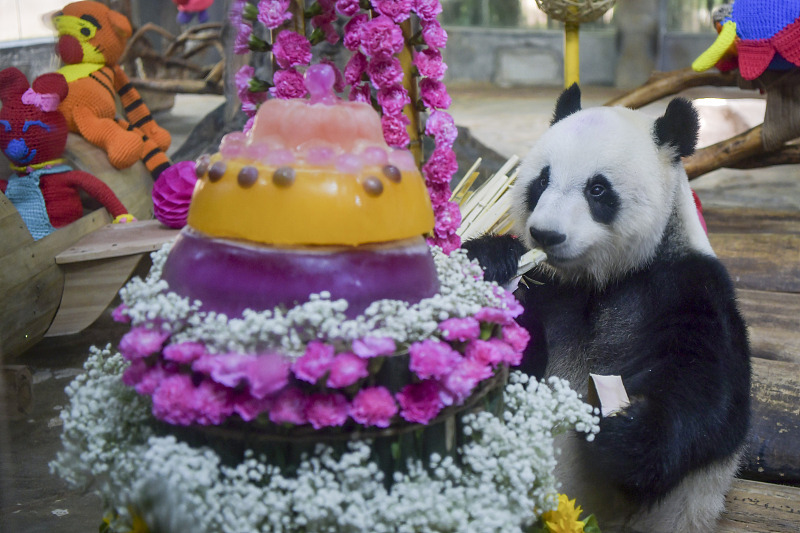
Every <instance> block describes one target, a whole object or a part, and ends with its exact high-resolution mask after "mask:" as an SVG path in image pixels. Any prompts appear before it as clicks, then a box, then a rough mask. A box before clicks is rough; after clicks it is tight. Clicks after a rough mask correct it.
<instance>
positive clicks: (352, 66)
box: [344, 52, 367, 85]
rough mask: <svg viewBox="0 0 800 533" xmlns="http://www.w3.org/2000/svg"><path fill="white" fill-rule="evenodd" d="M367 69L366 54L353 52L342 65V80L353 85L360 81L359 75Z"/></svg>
mask: <svg viewBox="0 0 800 533" xmlns="http://www.w3.org/2000/svg"><path fill="white" fill-rule="evenodd" d="M366 71H367V56H365V55H364V54H362V53H361V52H355V53H353V55H351V56H350V59H349V60H348V61H347V64H346V65H345V66H344V81H345V82H347V84H348V85H355V84H356V83H359V82H360V81H361V76H362V75H363V74H364V73H365V72H366Z"/></svg>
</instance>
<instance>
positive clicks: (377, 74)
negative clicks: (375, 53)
mask: <svg viewBox="0 0 800 533" xmlns="http://www.w3.org/2000/svg"><path fill="white" fill-rule="evenodd" d="M367 73H368V74H369V79H370V80H372V84H373V85H374V86H375V87H377V88H378V89H383V88H384V87H393V86H395V85H397V84H399V83H402V81H403V67H402V65H400V60H399V59H397V58H396V57H394V56H390V57H385V58H375V59H373V60H372V61H370V62H369V65H368V66H367Z"/></svg>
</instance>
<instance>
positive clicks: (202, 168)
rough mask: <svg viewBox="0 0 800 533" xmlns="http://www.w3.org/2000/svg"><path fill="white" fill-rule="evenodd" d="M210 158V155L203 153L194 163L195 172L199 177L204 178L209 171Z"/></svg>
mask: <svg viewBox="0 0 800 533" xmlns="http://www.w3.org/2000/svg"><path fill="white" fill-rule="evenodd" d="M209 160H210V158H209V157H208V155H201V156H200V157H198V158H197V161H195V163H194V172H195V174H197V177H198V178H202V177H203V176H204V175H205V173H206V172H208V163H209Z"/></svg>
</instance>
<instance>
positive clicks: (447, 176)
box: [422, 146, 458, 183]
mask: <svg viewBox="0 0 800 533" xmlns="http://www.w3.org/2000/svg"><path fill="white" fill-rule="evenodd" d="M457 170H458V160H457V159H456V153H455V152H454V151H453V149H452V148H450V147H449V146H437V147H436V148H435V149H434V150H433V153H432V154H431V155H430V157H429V158H428V161H426V162H425V164H424V165H423V166H422V173H423V174H424V175H425V178H426V179H427V180H428V181H430V182H433V183H450V180H451V179H452V177H453V174H455V172H456V171H457Z"/></svg>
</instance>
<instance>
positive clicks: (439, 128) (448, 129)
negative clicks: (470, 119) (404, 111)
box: [425, 110, 458, 172]
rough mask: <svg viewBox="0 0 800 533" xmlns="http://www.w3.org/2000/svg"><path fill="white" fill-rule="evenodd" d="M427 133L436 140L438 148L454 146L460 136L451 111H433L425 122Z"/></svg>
mask: <svg viewBox="0 0 800 533" xmlns="http://www.w3.org/2000/svg"><path fill="white" fill-rule="evenodd" d="M425 135H430V136H431V137H433V138H434V139H435V140H436V146H437V148H438V147H440V146H446V147H452V146H453V144H454V143H455V142H456V137H458V128H457V127H456V123H455V121H454V120H453V117H452V116H450V114H449V113H447V112H446V111H438V110H436V111H432V112H431V114H430V116H428V120H427V121H426V122H425ZM456 166H458V165H456ZM454 172H455V171H454Z"/></svg>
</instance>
